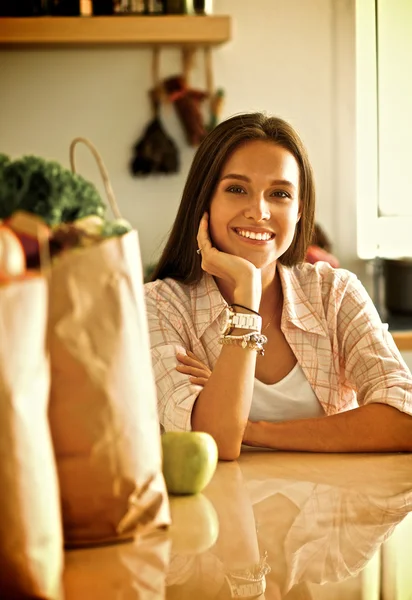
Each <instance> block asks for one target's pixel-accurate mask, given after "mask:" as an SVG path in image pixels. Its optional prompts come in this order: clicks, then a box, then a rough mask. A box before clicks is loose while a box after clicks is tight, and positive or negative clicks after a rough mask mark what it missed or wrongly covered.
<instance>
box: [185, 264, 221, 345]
mask: <svg viewBox="0 0 412 600" xmlns="http://www.w3.org/2000/svg"><path fill="white" fill-rule="evenodd" d="M190 302H191V308H192V314H193V321H194V326H195V330H196V335H197V337H198V338H200V337H201V336H202V335H203V334H204V332H205V331H206V329H207V328H208V327H209V326H210V325H211V324H212V323H213V322H214V321H215V320H216V319H217V318H218V317H220V316H221V315H222V313H225V319H224V320H226V318H227V314H226V310H225V309H227V307H228V304H227V302H226V300H225V299H224V298H223V296H222V294H221V293H220V291H219V288H218V287H217V284H216V281H215V280H214V278H213V277H212V276H211V275H209V274H208V273H203V276H202V279H201V280H200V282H199V283H195V284H193V285H192V287H191V290H190ZM221 325H222V326H223V318H222V323H221Z"/></svg>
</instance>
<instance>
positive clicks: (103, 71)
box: [0, 0, 412, 313]
mask: <svg viewBox="0 0 412 600" xmlns="http://www.w3.org/2000/svg"><path fill="white" fill-rule="evenodd" d="M39 2H40V0H39ZM67 2H68V0H66V4H67ZM125 2H126V3H125ZM125 2H120V1H116V2H115V3H113V2H110V0H109V2H107V1H105V2H100V9H101V10H103V12H104V10H105V9H106V10H107V7H108V6H109V7H110V10H113V11H117V12H119V11H120V12H121V11H124V12H126V11H127V10H128V8H130V6H131V7H132V8H133V9H134V11H135V12H139V11H141V12H144V11H146V13H147V12H150V11H152V13H155V12H156V11H157V12H159V11H160V10H161V9H162V6H163V8H167V7H168V8H169V12H172V11H173V5H174V8H176V6H179V2H174V3H173V2H170V1H169V3H167V2H164V3H163V4H162V2H147V0H146V2H136V1H134V0H133V1H132V4H131V5H130V2H131V0H125ZM12 4H13V5H14V6H16V3H12ZM23 4H26V5H27V2H23ZM29 4H30V3H29ZM32 4H36V3H32ZM40 4H41V2H40ZM58 4H59V1H58V0H54V7H55V8H54V10H57V9H56V6H57V5H58ZM60 4H62V5H64V3H61V0H60ZM195 4H196V3H195ZM3 5H4V6H7V2H5V3H3ZM78 5H79V6H80V10H83V11H84V10H86V11H89V12H90V10H93V6H92V3H91V2H89V3H87V2H84V1H82V2H79V3H78ZM98 5H99V1H98V0H97V2H95V4H94V8H95V9H96V6H98ZM189 5H190V2H180V9H179V8H177V9H176V10H177V11H178V10H186V9H187V10H189V8H188V7H189ZM197 5H198V7H199V6H200V7H202V6H203V9H204V10H206V12H208V13H209V14H211V16H219V15H227V16H229V18H230V28H231V35H230V38H231V39H229V41H227V42H225V43H222V44H220V45H215V46H213V48H212V50H211V61H212V77H213V86H214V88H215V89H222V90H224V101H223V104H222V105H221V109H220V113H219V119H223V118H226V117H228V116H230V115H233V114H235V113H238V112H243V111H253V110H260V111H266V112H267V113H271V114H275V115H278V116H281V117H283V118H285V119H287V120H289V121H290V122H291V123H292V124H293V125H294V126H295V127H296V128H297V130H298V131H299V132H300V134H301V136H302V138H303V140H304V142H305V144H306V145H307V148H308V150H309V154H310V157H311V160H312V163H313V167H314V171H315V175H316V184H317V222H318V223H319V224H320V225H321V226H322V228H323V229H324V231H325V232H326V234H327V236H328V237H329V239H330V241H331V244H332V250H333V253H334V255H335V256H336V257H337V258H338V260H339V262H340V265H341V266H342V267H345V268H349V269H350V270H353V271H354V272H356V273H357V274H358V275H359V276H360V277H361V279H362V280H363V281H364V283H365V285H366V287H367V288H368V290H369V291H370V292H371V293H372V294H374V293H375V298H376V302H377V303H378V302H379V298H378V296H377V293H378V289H379V285H378V283H377V279H376V277H375V285H374V279H373V274H374V273H375V275H376V271H377V270H379V269H376V264H377V262H376V260H375V258H376V257H390V256H392V257H397V258H399V257H403V258H405V257H409V256H412V236H411V235H410V234H409V232H410V231H411V227H410V225H411V222H412V216H411V215H412V203H411V201H410V199H409V194H410V187H411V186H410V184H411V183H412V182H411V169H410V166H409V165H410V163H411V158H412V155H411V154H412V150H411V145H410V142H409V140H410V139H411V134H412V124H411V123H412V120H411V119H410V106H412V78H411V77H410V72H411V71H412V69H411V62H412V58H411V57H412V2H411V1H410V0H376V1H375V0H358V1H356V0H254V1H253V2H251V1H249V0H237V1H234V0H213V2H212V1H210V0H209V2H206V3H202V2H200V3H199V2H198V3H197ZM50 6H52V7H53V2H51V3H50V2H49V7H50ZM105 7H106V8H105ZM191 10H192V12H193V3H192V5H191ZM33 18H36V17H33ZM37 18H38V17H37ZM82 18H87V17H82ZM114 18H127V17H126V16H125V17H119V16H118V17H114ZM151 18H153V19H157V18H164V17H158V16H153V17H151ZM1 21H2V22H3V24H2V25H1V31H2V32H3V35H4V34H7V19H1ZM171 27H172V25H171ZM0 43H1V37H0ZM156 69H157V77H160V79H165V78H167V77H171V76H173V75H178V74H180V73H182V52H181V49H180V48H178V47H172V48H171V47H166V46H164V47H161V49H160V53H159V54H158V58H157V67H156ZM188 72H189V71H188ZM0 74H1V77H0V82H1V95H0V150H1V151H3V152H5V153H7V154H10V155H11V156H13V157H14V156H15V157H17V156H19V155H21V154H27V153H34V154H39V155H42V156H44V157H47V158H53V159H56V160H58V161H60V162H62V163H63V164H64V165H67V166H68V164H69V161H68V148H69V144H70V141H71V140H72V139H73V138H74V137H75V136H85V137H88V138H89V139H90V140H91V141H92V142H93V143H94V144H95V145H96V146H97V148H98V149H99V151H100V153H101V155H102V156H103V159H104V161H105V163H106V166H107V169H108V171H109V174H110V178H111V182H112V186H113V188H114V192H115V195H116V197H117V200H118V203H119V206H120V209H121V211H122V213H123V216H124V217H125V218H126V219H128V220H130V222H131V223H132V224H133V225H134V226H135V227H136V228H137V229H138V230H139V236H140V243H141V252H142V258H143V262H144V265H145V266H149V265H150V264H153V263H154V262H155V261H156V260H157V258H158V256H159V254H160V252H161V249H162V246H163V243H164V241H165V239H166V237H167V234H168V231H169V229H170V227H171V224H172V222H173V219H174V217H175V214H176V209H177V206H178V204H179V201H180V197H181V193H182V189H183V185H184V182H185V178H186V175H187V172H188V169H189V166H190V163H191V161H192V158H193V155H194V152H195V150H196V148H195V147H194V146H189V145H188V142H187V138H186V136H185V132H184V130H183V128H182V123H181V122H180V121H179V117H178V115H177V113H176V110H175V107H174V105H173V103H171V102H166V103H162V108H161V119H162V123H163V126H164V128H165V130H166V131H167V133H168V135H170V137H171V138H172V139H173V140H174V142H175V144H176V146H177V148H178V150H179V153H180V169H179V171H178V172H177V173H169V174H155V175H153V174H152V175H149V176H147V177H133V176H132V174H131V171H130V161H131V158H132V155H133V147H134V145H135V143H136V141H137V140H138V139H140V138H141V136H142V135H143V133H144V130H145V128H146V126H147V124H148V123H149V122H150V120H151V118H152V109H151V103H150V99H149V95H148V92H149V90H150V89H151V88H152V87H153V79H154V74H153V49H152V48H151V47H148V46H141V45H138V44H126V45H124V44H110V45H105V44H101V45H98V46H96V45H93V44H88V45H85V44H82V43H81V40H79V43H78V44H71V45H70V46H61V45H43V46H42V45H39V44H34V45H30V46H27V45H20V44H3V45H1V46H0ZM209 76H210V73H209ZM190 86H191V87H192V88H195V89H198V90H206V89H207V88H208V81H207V72H206V71H205V64H204V56H203V53H202V52H197V53H195V54H194V56H192V57H191V64H190ZM209 87H210V81H209ZM77 163H78V170H79V172H81V173H82V174H83V175H84V176H85V177H86V178H89V179H91V180H93V181H94V182H95V183H96V184H97V186H98V187H99V189H100V190H101V191H102V193H103V187H102V184H101V182H100V176H99V173H98V171H97V168H96V166H95V164H94V161H93V159H92V158H91V156H89V155H88V153H87V150H81V151H80V152H79V156H78V160H77ZM408 184H409V185H408ZM410 293H411V298H410V302H411V313H412V284H411V291H410Z"/></svg>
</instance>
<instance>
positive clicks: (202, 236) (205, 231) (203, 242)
mask: <svg viewBox="0 0 412 600" xmlns="http://www.w3.org/2000/svg"><path fill="white" fill-rule="evenodd" d="M197 243H198V246H199V248H200V249H201V250H202V252H204V253H205V252H208V251H209V250H210V249H211V248H212V242H211V241H210V237H209V215H208V214H207V213H204V215H203V217H202V218H201V219H200V224H199V230H198V233H197Z"/></svg>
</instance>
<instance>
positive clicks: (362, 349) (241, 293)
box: [146, 113, 412, 460]
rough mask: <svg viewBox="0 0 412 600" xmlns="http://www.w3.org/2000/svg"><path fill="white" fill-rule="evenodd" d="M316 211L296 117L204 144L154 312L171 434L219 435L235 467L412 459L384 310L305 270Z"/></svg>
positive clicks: (237, 128) (264, 121)
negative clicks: (259, 457)
mask: <svg viewBox="0 0 412 600" xmlns="http://www.w3.org/2000/svg"><path fill="white" fill-rule="evenodd" d="M314 210H315V192H314V182H313V174H312V169H311V166H310V163H309V160H308V157H307V154H306V151H305V148H304V146H303V144H302V142H301V140H300V138H299V136H298V135H297V133H296V132H295V131H294V130H293V128H292V127H291V126H290V125H289V124H288V123H286V122H284V121H283V120H281V119H278V118H274V117H266V116H264V115H262V114H260V113H254V114H244V115H238V116H235V117H232V118H230V119H228V120H227V121H225V122H223V123H221V124H220V125H219V126H218V127H216V129H214V130H213V131H212V132H211V133H210V134H209V135H208V136H207V138H206V139H205V140H204V141H203V142H202V144H201V145H200V147H199V149H198V151H197V153H196V156H195V158H194V161H193V164H192V167H191V170H190V172H189V175H188V179H187V183H186V186H185V189H184V192H183V197H182V201H181V204H180V207H179V210H178V214H177V217H176V221H175V223H174V226H173V229H172V232H171V234H170V237H169V240H168V242H167V244H166V247H165V249H164V252H163V254H162V256H161V258H160V261H159V263H158V265H157V268H156V270H155V272H154V275H153V281H152V282H151V283H149V284H147V285H146V301H147V309H148V318H149V328H150V335H151V346H152V359H153V366H154V372H155V378H156V385H157V394H158V408H159V415H160V422H161V425H162V426H163V428H164V429H166V430H190V429H192V430H201V431H207V432H208V433H210V434H211V435H212V436H213V437H214V438H215V440H216V442H217V445H218V449H219V456H220V458H221V459H226V460H233V459H236V458H237V457H238V456H239V453H240V450H241V445H242V443H243V444H247V445H250V446H262V447H265V448H274V449H279V450H299V451H313V452H392V451H412V377H411V374H410V372H409V370H408V368H407V367H406V365H405V363H404V361H403V359H402V357H401V356H400V354H399V352H398V350H397V348H396V346H395V344H394V342H393V340H392V338H391V336H390V335H389V334H388V333H387V331H386V329H385V327H384V326H383V325H382V323H381V321H380V319H379V316H378V314H377V311H376V310H375V308H374V306H373V303H372V301H371V300H370V298H369V296H368V295H367V293H366V291H365V290H364V288H363V287H362V285H361V284H360V282H359V281H358V280H357V278H356V277H355V275H353V274H352V273H349V272H348V271H346V270H343V269H333V268H332V267H331V266H330V265H328V264H326V263H317V264H316V265H310V264H306V263H303V262H302V261H303V260H304V257H305V252H306V249H307V246H308V244H309V242H310V239H311V235H312V228H313V221H314ZM222 331H223V334H222Z"/></svg>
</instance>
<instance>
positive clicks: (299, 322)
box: [190, 262, 327, 338]
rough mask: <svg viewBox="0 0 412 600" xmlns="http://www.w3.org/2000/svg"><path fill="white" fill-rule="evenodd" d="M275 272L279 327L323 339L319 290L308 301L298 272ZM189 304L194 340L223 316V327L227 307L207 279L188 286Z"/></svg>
mask: <svg viewBox="0 0 412 600" xmlns="http://www.w3.org/2000/svg"><path fill="white" fill-rule="evenodd" d="M277 269H278V272H279V276H280V280H281V283H282V290H283V313H282V325H285V324H286V322H290V323H293V324H294V325H296V327H298V328H299V329H302V330H303V331H308V332H310V333H316V334H318V335H321V336H323V337H326V336H327V327H325V325H324V323H323V321H322V319H321V317H320V316H319V308H320V307H321V305H322V295H321V289H320V287H319V288H317V286H316V288H315V289H316V297H313V298H311V300H309V299H308V297H307V294H306V293H305V292H304V290H303V289H302V285H301V283H300V279H301V278H300V277H299V276H298V272H297V271H296V272H295V269H293V268H289V267H285V266H283V265H281V264H280V263H279V262H278V264H277ZM190 301H191V308H192V314H193V319H194V326H195V329H196V335H197V337H198V338H200V337H201V336H202V335H203V334H204V332H205V331H206V329H207V328H208V327H209V326H210V325H211V323H213V322H214V321H215V320H216V319H217V318H218V317H221V316H222V314H223V313H225V315H224V317H225V319H223V318H222V323H221V325H222V326H223V321H224V320H226V319H227V316H228V315H227V314H226V309H227V307H228V304H227V302H226V300H225V299H224V298H223V296H222V294H221V293H220V291H219V288H218V287H217V284H216V282H215V280H214V278H213V277H212V276H211V275H209V274H208V273H204V274H203V276H202V279H201V280H200V282H199V283H196V284H193V285H192V287H191V291H190ZM315 306H318V307H319V308H318V310H316V308H315Z"/></svg>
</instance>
